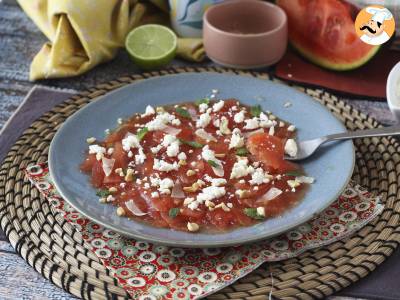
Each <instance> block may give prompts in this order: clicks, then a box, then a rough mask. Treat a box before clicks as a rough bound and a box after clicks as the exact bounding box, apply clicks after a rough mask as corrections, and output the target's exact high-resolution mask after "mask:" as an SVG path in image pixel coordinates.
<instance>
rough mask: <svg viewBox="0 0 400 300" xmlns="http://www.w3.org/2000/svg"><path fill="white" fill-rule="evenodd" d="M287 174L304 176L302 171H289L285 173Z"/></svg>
mask: <svg viewBox="0 0 400 300" xmlns="http://www.w3.org/2000/svg"><path fill="white" fill-rule="evenodd" d="M285 175H286V176H296V177H297V176H303V175H304V174H303V173H301V172H300V171H288V172H286V173H285Z"/></svg>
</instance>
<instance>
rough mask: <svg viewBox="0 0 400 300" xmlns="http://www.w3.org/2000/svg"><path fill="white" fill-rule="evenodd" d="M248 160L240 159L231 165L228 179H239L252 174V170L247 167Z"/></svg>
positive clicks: (250, 167)
mask: <svg viewBox="0 0 400 300" xmlns="http://www.w3.org/2000/svg"><path fill="white" fill-rule="evenodd" d="M248 163H249V160H248V159H247V157H246V158H240V159H239V160H238V161H237V162H235V164H234V165H233V168H232V172H231V176H230V178H231V179H233V178H241V177H244V176H247V175H249V174H252V173H253V172H254V168H253V167H252V166H249V165H248Z"/></svg>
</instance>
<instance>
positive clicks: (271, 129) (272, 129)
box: [268, 126, 275, 135]
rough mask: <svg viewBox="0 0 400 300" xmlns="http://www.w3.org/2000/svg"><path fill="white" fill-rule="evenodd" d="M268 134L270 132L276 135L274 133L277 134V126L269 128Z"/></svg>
mask: <svg viewBox="0 0 400 300" xmlns="http://www.w3.org/2000/svg"><path fill="white" fill-rule="evenodd" d="M268 134H269V135H274V134H275V127H274V126H271V127H270V128H269V130H268Z"/></svg>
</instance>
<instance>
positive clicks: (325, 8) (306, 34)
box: [277, 0, 380, 71]
mask: <svg viewBox="0 0 400 300" xmlns="http://www.w3.org/2000/svg"><path fill="white" fill-rule="evenodd" d="M277 3H278V5H279V6H280V7H281V8H282V9H284V10H285V12H286V14H287V16H288V25H289V40H290V42H291V44H292V45H293V46H294V48H296V50H297V51H298V52H300V54H302V55H303V56H304V57H306V58H307V59H309V60H310V61H312V62H314V63H315V64H317V65H319V66H322V67H325V68H328V69H332V70H342V71H343V70H351V69H355V68H357V67H359V66H361V65H363V64H365V63H366V62H368V61H369V60H370V59H371V58H372V57H373V56H374V55H375V54H376V52H377V51H378V50H379V47H380V46H371V45H368V44H366V43H364V42H363V41H361V40H360V39H359V38H358V36H357V34H356V31H355V28H354V20H353V19H354V16H355V15H356V9H355V8H354V7H353V6H351V5H349V4H346V3H344V2H342V1H340V0H277Z"/></svg>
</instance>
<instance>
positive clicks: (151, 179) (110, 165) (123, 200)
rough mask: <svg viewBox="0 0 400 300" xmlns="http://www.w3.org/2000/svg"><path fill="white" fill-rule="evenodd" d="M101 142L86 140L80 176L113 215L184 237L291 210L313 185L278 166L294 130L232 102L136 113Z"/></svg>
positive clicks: (292, 168) (289, 150)
mask: <svg viewBox="0 0 400 300" xmlns="http://www.w3.org/2000/svg"><path fill="white" fill-rule="evenodd" d="M120 123H121V124H120V126H119V127H118V128H117V129H116V130H114V131H113V132H110V133H109V134H108V135H107V136H106V138H105V139H104V140H103V141H97V140H95V139H94V138H89V139H88V143H89V151H88V153H87V155H86V158H85V160H84V162H83V163H82V165H81V170H82V171H83V172H85V173H87V174H88V175H89V176H90V180H91V183H92V185H93V186H94V187H95V188H97V189H99V191H98V196H99V200H100V202H102V203H110V204H113V205H115V206H117V207H118V208H117V214H118V215H121V216H125V217H129V218H133V219H135V220H139V221H143V222H147V223H150V224H151V225H153V226H158V227H167V228H171V229H175V230H184V231H192V232H195V231H203V232H204V231H208V232H210V231H211V232H213V231H214V232H215V231H225V230H231V229H233V228H235V227H238V226H249V225H251V224H254V223H255V222H257V221H258V220H263V219H265V218H270V217H274V216H277V215H280V214H282V213H283V212H284V211H285V210H287V209H288V208H290V207H292V206H293V205H295V204H296V203H297V202H298V201H299V200H300V199H301V198H302V196H303V194H304V192H305V190H306V188H307V184H308V183H312V181H313V179H312V178H310V177H306V176H303V175H302V174H303V173H302V170H301V168H300V167H299V166H298V165H296V164H294V163H291V162H289V161H287V160H285V159H284V154H285V153H286V154H288V155H291V156H294V155H296V153H295V152H296V151H297V146H296V143H295V140H294V137H295V127H294V126H293V125H291V124H289V123H287V122H284V121H282V120H279V119H278V118H277V117H275V116H274V115H273V114H272V113H270V112H262V110H261V107H260V106H259V105H257V106H254V107H248V106H245V105H243V104H241V103H240V102H239V101H238V100H236V99H226V100H218V101H216V102H215V101H210V100H209V99H203V100H201V101H200V102H197V103H182V104H180V105H179V106H178V105H168V106H164V107H158V108H156V109H154V108H153V107H151V106H148V107H147V108H146V112H145V113H144V114H135V115H134V116H132V117H131V118H129V119H127V120H125V121H121V122H120Z"/></svg>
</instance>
